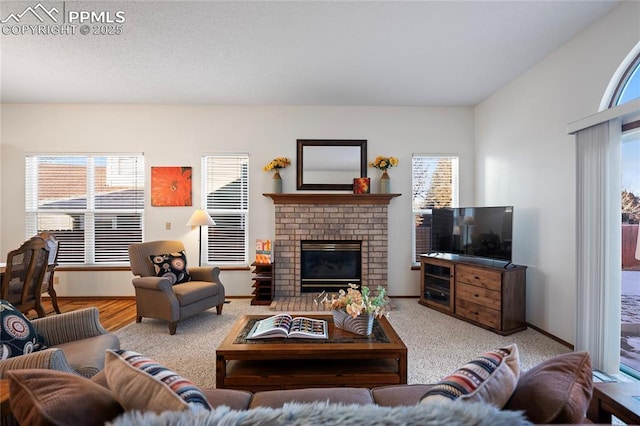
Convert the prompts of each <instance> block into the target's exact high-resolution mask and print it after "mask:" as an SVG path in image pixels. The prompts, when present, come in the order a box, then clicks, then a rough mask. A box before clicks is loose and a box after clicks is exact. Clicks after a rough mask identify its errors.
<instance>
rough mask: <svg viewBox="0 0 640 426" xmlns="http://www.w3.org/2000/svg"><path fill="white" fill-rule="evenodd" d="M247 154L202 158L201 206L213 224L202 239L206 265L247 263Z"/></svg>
mask: <svg viewBox="0 0 640 426" xmlns="http://www.w3.org/2000/svg"><path fill="white" fill-rule="evenodd" d="M248 168H249V155H248V154H227V155H209V156H205V157H203V159H202V170H203V172H202V192H203V193H202V197H203V205H204V206H205V209H206V210H207V211H208V212H209V214H210V215H211V217H212V218H213V220H214V221H215V222H216V224H215V225H214V226H209V227H208V233H207V238H206V239H205V238H203V241H201V242H200V244H203V250H202V251H203V252H204V253H206V256H205V259H206V263H215V264H228V265H234V264H236V265H237V264H247V263H248V258H249V255H248V241H249V234H248V232H249V230H248V226H247V218H248V215H249V173H248Z"/></svg>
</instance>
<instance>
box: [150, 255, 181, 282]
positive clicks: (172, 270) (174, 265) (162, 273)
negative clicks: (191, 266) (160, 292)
mask: <svg viewBox="0 0 640 426" xmlns="http://www.w3.org/2000/svg"><path fill="white" fill-rule="evenodd" d="M149 257H150V258H151V263H153V269H154V270H155V272H156V276H158V277H162V278H167V279H168V280H169V281H171V284H180V283H186V282H187V281H191V275H189V271H188V270H187V255H186V253H185V252H184V250H181V251H179V252H177V253H167V254H156V255H152V256H149Z"/></svg>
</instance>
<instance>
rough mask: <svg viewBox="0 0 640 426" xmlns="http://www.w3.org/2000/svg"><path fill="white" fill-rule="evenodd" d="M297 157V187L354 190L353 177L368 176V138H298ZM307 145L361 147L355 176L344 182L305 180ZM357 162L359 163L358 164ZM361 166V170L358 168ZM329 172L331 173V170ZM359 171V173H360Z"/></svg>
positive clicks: (355, 166) (323, 189)
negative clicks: (310, 181)
mask: <svg viewBox="0 0 640 426" xmlns="http://www.w3.org/2000/svg"><path fill="white" fill-rule="evenodd" d="M297 142H298V147H297V158H296V160H297V161H296V182H297V188H298V189H301V190H305V189H309V190H320V191H331V190H334V191H352V190H353V178H356V177H367V141H366V140H331V139H329V140H327V139H298V141H297ZM305 147H306V148H309V147H333V148H335V147H356V148H360V150H359V151H360V158H359V159H358V158H354V159H353V161H354V171H353V176H350V177H349V180H348V181H345V182H344V183H317V182H313V183H309V182H308V179H307V181H306V182H305V178H304V172H305V168H304V164H305ZM356 163H357V165H356ZM358 166H359V169H360V170H359V171H358V170H357V169H358ZM327 172H329V173H330V171H329V170H327ZM358 173H359V175H358Z"/></svg>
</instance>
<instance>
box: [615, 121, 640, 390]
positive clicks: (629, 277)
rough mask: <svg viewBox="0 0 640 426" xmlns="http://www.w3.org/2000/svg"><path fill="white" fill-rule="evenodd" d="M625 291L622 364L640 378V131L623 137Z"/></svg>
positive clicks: (623, 266) (623, 269)
mask: <svg viewBox="0 0 640 426" xmlns="http://www.w3.org/2000/svg"><path fill="white" fill-rule="evenodd" d="M621 160H622V161H621V175H622V176H621V183H622V280H621V283H622V288H621V297H622V300H621V306H622V312H621V321H622V322H621V327H620V331H621V336H620V364H621V369H622V371H624V372H626V373H628V374H630V375H632V376H634V377H636V378H639V379H640V229H639V226H640V225H639V223H640V128H635V129H631V130H628V131H626V132H624V133H623V135H622V146H621Z"/></svg>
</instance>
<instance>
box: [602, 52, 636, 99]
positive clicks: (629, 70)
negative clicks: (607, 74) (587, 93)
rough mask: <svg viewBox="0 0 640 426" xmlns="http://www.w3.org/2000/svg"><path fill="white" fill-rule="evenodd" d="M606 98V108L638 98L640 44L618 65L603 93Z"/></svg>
mask: <svg viewBox="0 0 640 426" xmlns="http://www.w3.org/2000/svg"><path fill="white" fill-rule="evenodd" d="M605 98H608V99H609V101H608V102H607V106H606V108H613V107H615V106H617V105H622V104H624V103H627V102H629V101H632V100H634V99H638V98H640V43H638V44H637V45H636V47H635V48H634V49H633V50H632V51H631V53H630V54H629V56H627V59H626V60H625V61H624V62H623V63H622V64H620V68H618V71H617V72H616V75H614V77H613V78H612V79H611V83H610V85H609V88H608V89H607V91H606V93H605Z"/></svg>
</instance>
